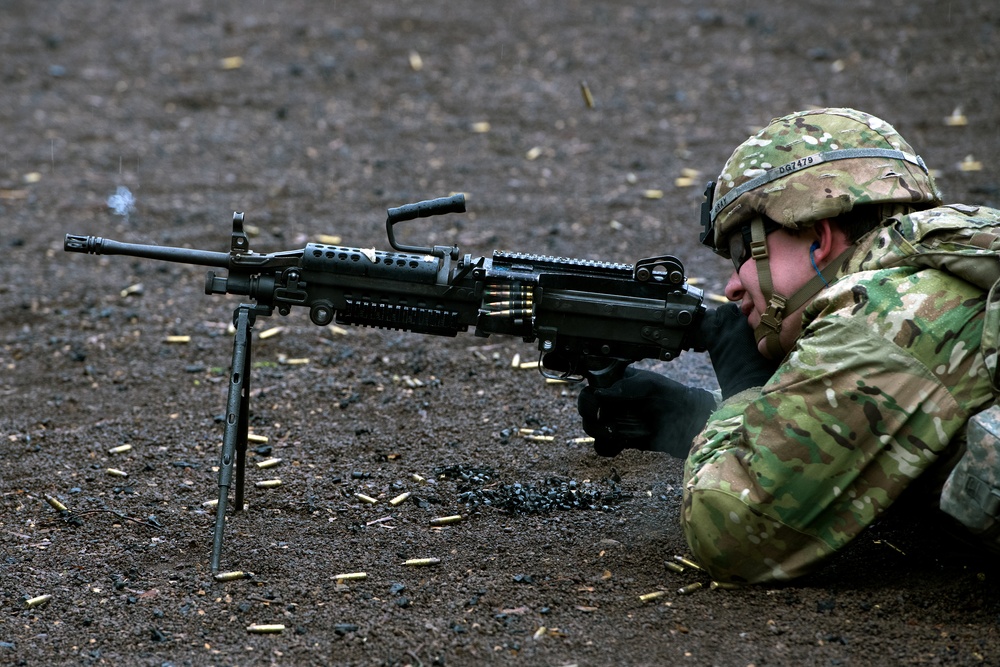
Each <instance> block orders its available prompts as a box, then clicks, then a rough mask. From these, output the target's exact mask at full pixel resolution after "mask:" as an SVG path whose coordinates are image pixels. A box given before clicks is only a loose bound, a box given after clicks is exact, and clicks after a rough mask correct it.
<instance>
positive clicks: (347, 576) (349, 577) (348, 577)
mask: <svg viewBox="0 0 1000 667" xmlns="http://www.w3.org/2000/svg"><path fill="white" fill-rule="evenodd" d="M367 578H368V573H367V572H346V573H344V574H338V575H336V576H335V577H334V579H336V580H337V581H355V580H359V579H367Z"/></svg>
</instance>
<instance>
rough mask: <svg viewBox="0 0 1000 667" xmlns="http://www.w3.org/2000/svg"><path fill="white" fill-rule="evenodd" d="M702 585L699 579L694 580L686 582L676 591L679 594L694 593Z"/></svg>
mask: <svg viewBox="0 0 1000 667" xmlns="http://www.w3.org/2000/svg"><path fill="white" fill-rule="evenodd" d="M703 586H704V584H703V583H701V582H700V581H696V582H694V583H693V584H688V585H687V586H681V587H680V588H678V589H677V592H678V593H680V594H681V595H688V594H690V593H694V592H695V591H697V590H699V589H701V588H702V587H703Z"/></svg>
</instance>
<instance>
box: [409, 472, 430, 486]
mask: <svg viewBox="0 0 1000 667" xmlns="http://www.w3.org/2000/svg"><path fill="white" fill-rule="evenodd" d="M410 479H412V480H413V481H414V482H416V483H417V484H423V483H424V482H426V481H427V480H426V479H424V478H423V477H422V476H420V475H418V474H417V473H413V474H412V475H410Z"/></svg>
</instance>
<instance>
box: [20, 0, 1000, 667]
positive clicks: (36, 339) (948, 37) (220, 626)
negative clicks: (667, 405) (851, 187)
mask: <svg viewBox="0 0 1000 667" xmlns="http://www.w3.org/2000/svg"><path fill="white" fill-rule="evenodd" d="M0 16H2V18H3V29H2V30H0V82H2V88H0V90H2V92H0V155H2V164H0V220H2V224H0V230H2V234H0V252H2V258H3V261H2V262H0V313H2V315H0V369H2V370H0V434H2V438H3V439H2V444H0V664H12V665H57V664H82V665H105V664H112V665H122V664H129V665H132V664H134V665H208V664H213V665H215V664H218V665H229V664H232V665H250V664H254V665H258V664H337V665H414V666H416V665H471V664H525V665H553V666H556V665H581V666H583V665H612V664H616V665H618V664H625V665H664V664H677V665H734V666H739V667H746V666H748V665H757V666H761V665H911V664H933V665H978V664H994V665H996V664H1000V571H998V569H997V567H996V565H995V564H994V563H991V562H988V561H986V560H983V559H981V558H979V557H978V556H976V555H975V554H973V553H971V552H968V551H967V550H965V549H963V548H962V547H961V546H959V545H956V544H954V543H953V542H952V541H951V540H950V539H949V538H946V537H944V536H943V535H942V534H941V533H940V532H939V531H938V530H937V529H936V528H935V527H934V526H933V525H932V524H930V523H929V522H927V521H926V520H925V519H924V518H921V517H917V518H912V517H911V518H909V519H904V518H902V517H896V518H891V517H890V518H889V519H887V520H885V521H884V522H883V523H881V524H879V525H877V526H875V527H874V528H873V529H872V530H871V531H869V532H868V533H867V534H865V535H864V536H862V537H861V538H859V540H857V542H856V543H855V544H854V545H853V546H852V547H851V548H850V549H848V550H847V552H846V553H844V554H843V555H842V556H841V557H838V558H836V559H835V560H833V561H832V562H831V563H830V564H829V565H828V566H827V567H826V568H825V569H823V570H822V571H820V572H818V573H817V574H815V575H813V576H810V577H809V578H807V579H804V580H801V581H797V582H794V583H792V584H790V585H786V586H782V587H774V588H765V587H756V588H750V589H741V590H724V589H712V588H710V586H709V583H710V582H709V581H708V580H707V579H706V578H705V577H704V576H702V575H700V574H699V573H697V572H695V571H692V570H690V569H688V570H686V571H685V572H683V573H676V572H673V571H671V570H669V569H667V567H666V566H665V563H667V562H670V561H673V559H674V556H675V555H684V554H685V543H684V539H683V536H682V534H681V531H680V528H679V526H678V522H677V514H678V509H679V497H680V489H679V485H680V480H681V464H680V462H679V461H676V460H672V459H669V458H667V457H665V456H662V455H656V454H649V453H636V452H631V453H628V452H626V453H625V454H622V455H621V456H619V457H617V458H615V459H603V458H599V457H597V456H595V455H594V454H593V452H592V451H591V449H590V446H589V445H586V444H580V443H577V442H574V439H575V438H578V437H580V436H583V435H584V434H583V432H582V430H581V427H580V424H579V420H578V417H577V414H576V409H575V395H576V389H575V388H573V387H571V386H570V387H568V386H566V385H554V384H546V383H545V382H544V381H543V379H542V378H541V377H540V376H539V375H538V374H537V373H536V372H535V371H532V370H521V369H515V368H513V367H512V365H511V360H512V358H513V357H514V356H515V355H516V354H520V355H521V356H522V357H523V358H525V359H526V360H532V359H534V358H535V356H534V355H535V354H536V352H535V350H534V348H533V346H531V345H527V344H524V343H523V342H521V341H520V340H517V339H498V338H492V339H485V340H484V339H477V338H475V337H472V336H471V335H466V336H462V335H460V336H459V337H457V338H454V339H451V338H433V337H427V336H420V335H415V334H405V333H399V332H386V331H379V330H368V329H351V330H347V331H346V332H341V331H336V330H332V329H330V328H319V327H316V326H314V325H312V324H311V323H310V322H309V320H308V317H307V315H306V313H304V312H293V313H292V314H291V315H290V316H288V317H286V318H282V317H280V316H277V314H276V315H275V317H274V318H270V319H265V320H262V321H261V322H260V323H259V326H258V328H257V331H258V333H260V332H263V331H265V330H267V329H271V328H273V327H275V326H279V325H280V326H282V327H284V328H283V329H282V330H281V331H280V333H278V335H276V336H274V337H270V338H263V337H262V338H261V340H259V341H258V342H255V350H254V352H255V357H254V361H255V365H254V375H253V384H252V387H253V396H252V402H251V408H252V416H251V428H252V430H253V432H254V433H255V434H257V435H260V436H265V437H266V438H267V442H266V443H253V444H252V448H253V452H252V454H251V459H250V465H249V469H248V489H247V503H248V510H247V511H246V512H243V513H241V514H236V515H232V516H231V517H230V521H229V524H228V527H227V531H226V536H225V550H224V552H223V563H222V567H223V569H224V570H243V571H247V572H251V573H252V577H250V578H247V579H240V580H236V581H229V582H224V583H220V582H216V581H214V580H213V578H212V576H211V572H210V568H209V556H210V552H211V535H212V525H213V519H214V511H213V510H212V508H211V507H208V506H206V505H205V503H206V501H209V500H211V499H212V498H214V497H215V495H216V493H217V479H216V470H217V465H218V456H219V446H220V443H221V435H222V429H223V427H222V425H221V424H220V423H219V420H218V417H217V416H218V415H219V414H220V413H223V412H224V410H225V392H226V388H227V386H228V383H227V374H228V365H229V361H230V354H231V337H230V336H229V335H228V334H227V324H228V323H229V321H230V320H231V316H232V311H233V308H234V307H235V306H236V304H237V303H238V302H239V300H238V298H237V297H219V296H214V297H209V296H206V295H205V294H204V293H203V289H202V286H203V275H204V269H202V268H197V267H188V266H179V265H172V264H164V263H157V262H152V261H145V260H135V259H132V258H124V257H100V258H99V257H87V256H83V255H69V254H66V253H64V252H63V250H62V244H63V236H64V234H66V233H76V234H93V235H99V236H105V237H110V238H114V239H118V240H123V241H131V242H147V243H154V244H162V245H177V246H186V247H196V248H203V249H207V250H218V251H227V250H228V248H229V234H230V218H231V213H232V211H234V210H241V211H246V215H247V220H248V222H249V223H250V224H251V225H254V226H255V227H257V228H258V229H259V234H258V235H257V236H255V237H254V238H253V243H252V245H253V247H254V249H255V250H258V251H277V250H291V249H297V248H301V247H302V246H303V245H304V244H305V243H306V242H308V241H310V240H315V239H316V238H317V237H318V236H319V235H321V234H325V235H336V236H340V237H341V239H342V242H343V244H345V245H350V246H355V247H362V248H368V247H376V248H380V249H387V248H388V243H387V242H386V239H385V227H384V216H385V209H386V208H387V207H391V206H398V205H400V204H403V203H407V202H412V201H417V200H421V199H428V198H431V197H437V196H443V195H447V194H449V193H452V192H465V193H467V196H468V201H469V213H467V214H464V215H451V216H448V217H443V218H436V219H432V220H427V221H420V222H416V223H412V224H411V225H409V226H407V227H406V234H407V235H408V240H410V241H412V242H415V243H418V244H421V245H422V244H433V243H446V244H450V243H457V244H459V245H460V246H461V248H462V250H463V252H468V253H472V254H473V255H483V254H489V253H490V252H491V251H492V250H493V249H494V248H499V249H507V250H519V251H530V252H541V253H547V254H554V255H560V256H568V257H587V258H598V259H605V260H613V261H619V262H633V261H635V260H637V259H639V258H641V257H644V256H649V255H652V254H660V253H665V252H669V253H672V254H675V255H677V256H679V257H680V258H681V259H682V260H683V261H684V263H685V267H686V269H687V273H688V275H689V277H691V278H692V279H697V280H698V281H700V285H701V286H702V287H704V288H705V290H706V291H707V292H708V293H710V294H718V293H720V292H721V290H722V284H723V280H724V279H725V277H726V275H725V269H726V266H725V262H723V261H722V260H719V259H717V258H715V257H714V256H712V255H711V254H710V253H709V252H708V251H706V250H704V249H703V248H700V247H699V246H698V244H697V232H698V217H697V215H698V211H697V208H698V203H699V201H700V198H701V191H702V189H703V185H704V181H705V180H707V179H708V178H710V177H712V176H713V175H714V174H716V173H718V170H719V168H720V167H721V165H722V164H723V162H724V161H725V159H726V158H727V157H728V155H729V153H730V152H731V151H732V149H733V148H734V147H735V146H736V145H737V144H738V143H739V142H741V141H742V140H743V139H745V138H746V137H747V136H748V135H749V134H750V133H751V132H752V131H753V130H754V129H755V128H758V127H760V126H762V125H763V124H765V123H767V121H768V120H769V119H770V118H772V117H774V116H779V115H782V114H784V113H787V112H790V111H794V110H798V109H801V108H806V107H809V106H853V107H856V108H860V109H864V110H867V111H870V112H873V113H875V114H877V115H880V116H882V117H884V118H885V119H887V120H889V121H890V122H892V123H893V124H894V125H895V126H896V127H897V129H899V130H900V131H901V133H902V134H903V135H904V136H905V137H907V138H908V139H909V141H910V142H911V143H912V144H914V146H915V147H916V148H917V150H918V151H919V152H920V153H921V155H922V156H923V157H924V159H925V160H926V161H927V163H928V164H929V165H930V166H931V167H932V168H934V169H936V170H937V174H938V180H939V184H940V186H941V188H942V189H943V191H944V192H945V194H946V199H947V200H949V201H961V202H967V203H981V204H989V205H993V206H996V205H998V204H1000V179H998V176H997V168H998V160H1000V111H998V108H1000V105H998V103H1000V86H998V85H997V82H998V78H997V63H998V62H1000V8H998V6H997V5H996V3H992V2H957V1H945V2H939V1H931V0H907V1H902V0H877V1H876V0H857V1H854V2H846V3H825V2H818V1H817V0H801V1H799V2H795V3H791V2H785V3H750V2H745V1H744V0H708V1H707V2H703V3H698V2H694V1H692V0H676V1H674V2H669V3H667V2H659V1H657V0H637V1H636V2H611V1H605V2H597V1H594V2H584V1H582V0H581V1H573V0H570V1H567V2H561V3H543V2H538V1H536V0H535V1H533V0H507V1H504V2H493V1H481V2H474V3H473V2H466V3H457V2H447V1H445V0H422V1H420V2H416V1H413V2H407V1H397V2H377V3H376V2H372V3H361V2H356V3H351V2H306V1H303V0H287V1H286V2H281V3H271V2H262V1H259V0H251V1H244V2H236V1H235V0H180V1H177V2H171V3H155V2H148V1H147V2H134V1H133V2H126V1H124V0H91V1H89V2H83V3H81V2H71V1H69V0H5V1H3V2H0ZM582 82H585V86H586V88H587V90H589V92H590V94H591V95H592V98H593V105H592V107H591V106H589V105H588V104H586V102H585V98H584V95H583V91H582V86H583V85H584V84H583V83H582ZM959 115H961V116H964V118H965V120H966V123H965V124H962V123H960V122H957V120H956V119H957V118H958V117H959ZM949 119H950V121H949ZM946 121H948V122H946ZM487 124H488V125H487ZM977 162H978V163H981V169H978V170H977V169H976V168H975V167H976V166H977V165H976V163H977ZM689 170H693V171H689ZM693 172H697V173H693ZM685 178H687V179H689V182H690V183H691V184H690V185H685V181H684V180H683V179H685ZM677 179H682V180H681V181H678V180H677ZM118 187H125V188H128V192H129V193H131V195H132V196H133V197H134V207H133V209H132V210H131V211H130V212H128V215H117V214H116V213H115V212H114V211H112V210H111V209H110V208H109V205H108V199H109V197H110V196H111V195H114V194H115V193H116V191H117V188H118ZM651 191H659V192H660V193H661V195H662V196H660V195H657V194H656V192H651ZM177 335H184V336H190V339H189V342H187V343H171V342H169V340H170V339H168V336H177ZM305 360H307V361H305ZM663 370H665V372H668V373H670V374H672V375H673V376H674V377H676V378H678V379H681V380H684V381H687V382H689V383H692V384H698V385H701V386H707V387H710V386H711V383H712V382H713V381H714V380H713V378H712V375H711V371H710V367H709V366H708V364H707V359H705V358H704V357H703V356H701V355H695V354H689V355H686V356H682V357H681V359H679V360H678V361H676V362H674V363H672V364H669V365H664V367H663ZM520 428H533V429H544V430H545V431H544V432H545V433H547V434H550V435H552V436H553V438H552V440H551V441H548V442H539V441H533V440H529V439H526V438H524V437H522V436H520V435H519V432H518V429H520ZM122 445H131V449H130V450H128V451H126V452H122V453H109V452H110V450H112V449H113V448H116V447H120V446H122ZM270 457H277V458H280V459H282V462H281V463H280V464H279V465H278V466H277V467H276V468H272V469H259V468H258V467H257V466H256V465H255V463H257V462H259V461H261V460H263V459H266V458H270ZM108 469H115V470H120V471H123V472H124V473H127V475H128V476H127V477H120V476H115V475H114V474H111V473H109V472H108ZM415 474H416V475H419V476H421V477H423V478H424V481H422V482H421V481H418V479H417V478H414V475H415ZM274 478H280V479H281V481H282V486H280V487H279V488H277V489H261V488H257V487H256V486H255V483H256V482H258V481H262V480H267V479H274ZM571 485H572V486H575V487H576V489H577V491H578V493H577V497H583V496H585V497H587V498H588V499H589V500H588V502H587V503H581V504H578V505H574V506H570V507H568V508H567V509H558V508H551V507H545V506H543V504H542V503H541V500H540V499H541V497H542V496H545V497H548V495H547V494H550V493H552V494H555V495H556V496H557V497H567V496H566V495H565V492H566V489H569V488H570V486H571ZM486 490H489V491H490V492H491V493H492V494H493V496H494V497H500V496H501V495H503V494H506V500H505V501H504V502H502V503H501V502H496V503H494V504H491V505H485V504H474V503H470V502H469V501H470V500H476V499H482V498H484V497H486V495H487V493H486ZM404 491H409V492H411V493H412V496H411V497H410V499H409V500H407V501H405V502H403V503H401V504H399V505H395V506H394V505H390V504H389V502H388V501H389V499H391V498H394V497H395V496H397V495H399V494H400V493H402V492H404ZM355 494H364V495H367V496H371V497H373V498H375V499H377V501H378V502H377V503H375V504H366V503H363V502H361V501H360V500H359V499H358V498H357V496H356V495H355ZM560 494H562V495H560ZM46 496H50V497H52V498H54V499H57V500H58V501H59V502H61V503H62V504H64V505H65V506H66V507H67V508H68V510H67V512H66V513H60V512H58V511H57V509H56V508H55V507H54V506H53V505H50V504H49V503H48V502H47V501H46ZM452 514H462V515H463V516H464V520H463V521H462V522H461V523H458V524H450V525H446V526H443V527H432V526H430V524H429V521H430V519H432V518H435V517H441V516H447V515H452ZM411 558H437V559H439V561H440V562H439V563H438V564H436V565H433V566H428V567H422V568H421V567H411V566H404V565H403V564H402V563H403V562H404V561H405V560H407V559H411ZM360 571H363V572H366V573H367V578H365V579H361V580H340V581H338V578H337V575H338V574H343V573H352V572H360ZM692 583H701V584H703V588H702V589H700V590H697V591H694V592H692V593H690V594H681V593H679V592H678V589H679V588H681V587H683V586H687V585H689V584H692ZM654 591H665V594H664V595H663V596H661V597H659V598H656V599H654V600H651V601H648V602H643V601H642V600H640V596H641V595H645V594H647V593H651V592H654ZM38 596H51V598H46V599H43V601H42V602H41V603H39V604H36V605H34V606H30V607H29V606H28V605H27V603H26V602H25V600H26V599H28V598H37V597H38ZM253 624H283V625H284V626H285V630H284V631H283V632H282V633H280V634H263V635H262V634H253V633H250V632H248V631H247V627H248V626H250V625H253Z"/></svg>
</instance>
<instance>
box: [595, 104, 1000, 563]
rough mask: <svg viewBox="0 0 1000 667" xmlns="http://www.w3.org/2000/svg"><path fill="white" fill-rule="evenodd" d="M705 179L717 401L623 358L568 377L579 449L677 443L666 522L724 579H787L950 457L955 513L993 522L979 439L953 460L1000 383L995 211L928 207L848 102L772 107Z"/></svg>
mask: <svg viewBox="0 0 1000 667" xmlns="http://www.w3.org/2000/svg"><path fill="white" fill-rule="evenodd" d="M710 188H711V186H710ZM706 194H707V195H708V196H709V200H708V202H707V203H706V206H705V208H704V210H703V218H704V219H703V223H704V224H705V232H704V234H703V238H702V240H703V241H704V242H705V243H706V244H707V245H709V246H710V247H711V248H712V249H713V250H714V251H715V252H716V253H717V254H719V255H721V256H723V257H725V258H728V259H731V260H732V262H733V265H734V271H733V274H732V276H731V277H730V279H729V281H728V283H727V285H726V296H727V297H728V298H729V300H730V301H733V302H735V304H739V307H738V308H737V306H736V305H735V304H734V305H730V306H726V307H722V308H719V309H717V310H716V311H714V312H712V313H710V314H709V316H707V317H706V319H705V324H704V326H703V328H702V332H703V336H704V339H705V342H706V346H707V348H708V351H709V354H710V356H711V359H712V365H713V368H714V369H715V372H716V375H717V377H718V380H719V386H720V388H721V398H722V400H721V402H718V401H717V399H716V397H715V396H714V395H713V394H711V393H709V392H707V391H705V390H702V389H697V388H692V387H686V386H684V385H681V384H679V383H677V382H675V381H673V380H671V379H669V378H666V377H664V376H662V375H660V374H657V373H653V372H650V371H642V370H631V371H630V372H629V374H628V376H627V377H626V378H625V379H624V380H622V381H620V382H619V383H617V384H616V385H614V386H612V387H611V388H609V389H604V390H593V389H589V388H588V389H585V390H584V391H583V392H582V393H581V395H580V400H579V409H580V413H581V415H582V417H583V420H584V428H585V430H587V432H588V433H590V434H591V435H594V436H595V439H596V444H595V447H596V449H597V451H598V453H601V454H604V455H614V454H617V453H618V452H619V451H621V450H622V449H623V448H626V447H635V448H640V449H655V450H660V451H666V452H669V453H671V454H672V455H674V456H678V457H683V458H686V461H685V466H684V505H683V512H682V517H681V523H682V525H683V529H684V532H685V535H686V537H687V540H688V543H689V545H690V547H691V550H692V552H693V554H694V555H695V557H696V558H697V559H698V560H699V561H700V562H701V564H702V565H704V566H705V567H706V568H707V569H708V570H709V572H710V573H711V574H712V576H713V577H716V578H719V579H724V580H731V581H739V582H766V581H773V580H784V579H790V578H793V577H796V576H799V575H802V574H804V573H806V572H808V571H810V570H812V569H814V568H815V567H816V566H817V565H818V564H819V563H821V562H822V561H823V560H824V559H825V558H827V557H828V556H830V555H831V554H833V553H834V552H836V551H837V550H838V549H841V548H842V547H844V546H845V545H846V544H848V543H849V542H850V541H851V540H852V539H854V538H855V537H856V536H857V535H858V534H859V533H860V532H861V531H862V530H863V529H864V528H865V527H867V526H869V525H870V524H871V523H872V522H873V521H875V520H876V519H877V518H879V517H880V516H881V515H882V513H883V512H885V511H886V510H887V509H889V507H890V506H892V505H893V504H894V503H895V502H896V501H897V500H898V499H900V497H901V496H903V492H904V491H907V494H906V498H907V500H909V499H910V498H911V497H915V496H921V495H924V496H926V494H928V493H932V494H935V495H934V498H935V500H937V497H938V496H940V495H941V488H942V484H943V483H944V480H945V479H946V478H947V477H948V475H949V474H950V473H953V471H954V474H952V479H951V480H950V483H953V484H952V486H953V487H954V488H953V489H952V491H953V494H952V495H953V496H955V497H956V498H957V499H958V500H957V504H958V505H959V506H965V507H966V509H970V508H971V510H975V511H974V512H973V513H976V512H979V514H978V515H977V516H978V520H979V522H980V523H979V524H978V526H970V527H972V528H973V529H975V530H981V531H986V529H987V528H990V529H993V531H994V532H996V531H997V530H1000V529H998V528H997V526H996V521H995V518H996V514H995V513H994V514H990V512H995V511H996V508H997V506H998V505H1000V488H998V484H997V482H998V480H997V475H1000V472H998V471H997V470H996V466H993V468H992V471H993V472H992V473H990V472H989V471H988V470H987V471H986V472H985V473H984V467H983V465H982V462H983V461H984V460H985V461H990V460H992V461H996V456H997V450H996V446H995V445H994V446H993V449H990V450H989V451H985V453H984V452H983V450H980V451H979V452H978V453H977V455H976V457H975V458H974V459H970V457H968V456H967V457H965V458H964V459H963V458H962V457H963V455H964V454H965V449H966V445H965V433H966V425H967V423H968V422H969V420H970V418H971V417H973V416H974V415H976V414H977V413H979V412H981V411H983V410H984V409H985V408H988V407H990V406H991V405H992V404H993V402H994V399H995V395H997V387H998V386H1000V384H998V382H997V343H996V338H997V334H998V330H1000V324H998V322H1000V302H998V300H1000V290H998V294H997V295H996V298H988V296H989V295H991V294H992V293H991V292H990V290H991V288H993V286H994V285H995V284H996V283H997V281H998V280H1000V270H998V269H997V268H996V267H997V265H998V262H997V252H998V251H997V250H994V249H993V248H1000V212H998V211H996V210H993V209H988V208H985V207H971V206H963V205H951V206H943V205H942V202H941V197H940V195H939V193H938V190H937V188H936V186H935V185H934V181H933V179H932V177H931V175H930V173H929V172H928V169H927V167H926V166H925V164H924V162H923V160H922V159H921V158H920V157H919V156H917V155H916V154H915V153H914V151H913V149H912V148H911V147H910V145H909V144H908V143H907V142H906V141H904V140H903V138H902V137H901V136H900V135H899V134H898V133H897V132H896V131H895V129H893V127H892V126H891V125H889V124H888V123H886V122H885V121H882V120H880V119H878V118H876V117H874V116H871V115H869V114H865V113H861V112H858V111H855V110H852V109H819V110H811V111H803V112H799V113H794V114H791V115H789V116H785V117H784V118H779V119H776V120H773V121H772V122H771V123H770V124H769V125H768V126H767V127H766V128H764V129H763V130H761V131H760V132H759V133H757V134H756V135H754V136H753V137H750V138H749V139H748V140H747V141H745V142H744V143H743V144H742V145H741V146H740V147H739V148H737V149H736V152H735V153H733V155H732V157H731V158H730V159H729V161H728V162H727V163H726V165H725V167H724V168H723V170H722V173H721V174H720V176H719V178H718V181H717V183H716V184H715V186H714V193H712V192H711V189H710V190H709V191H708V192H707V193H706ZM713 194H714V201H713V198H712V195H713ZM959 258H963V260H965V261H958V259H959ZM994 442H995V441H994ZM971 450H972V446H971V442H970V452H971ZM959 460H962V461H963V462H964V463H965V464H966V465H965V466H964V469H965V470H966V473H968V474H967V475H965V476H963V477H960V478H958V479H957V482H956V479H955V474H958V473H959V472H960V470H955V469H956V464H957V462H958V461H959ZM977 463H978V464H979V469H978V470H977V469H975V468H976V465H977ZM970 466H971V472H970ZM959 468H960V469H962V468H963V466H959ZM962 474H965V473H962ZM991 475H992V477H991ZM970 477H971V478H975V479H976V480H977V482H982V480H984V479H985V482H982V483H981V484H980V485H979V486H976V484H973V483H972V482H968V478H970ZM959 487H961V488H959ZM973 487H975V488H973ZM963 494H965V495H963ZM953 500H954V498H953ZM970 502H971V503H972V504H971V505H970V504H969V503H970ZM976 503H978V505H977V504H976ZM903 504H906V503H901V505H903ZM980 506H982V507H980ZM980 509H982V511H980ZM984 512H985V514H984ZM952 514H955V512H952ZM967 525H968V524H967Z"/></svg>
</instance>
